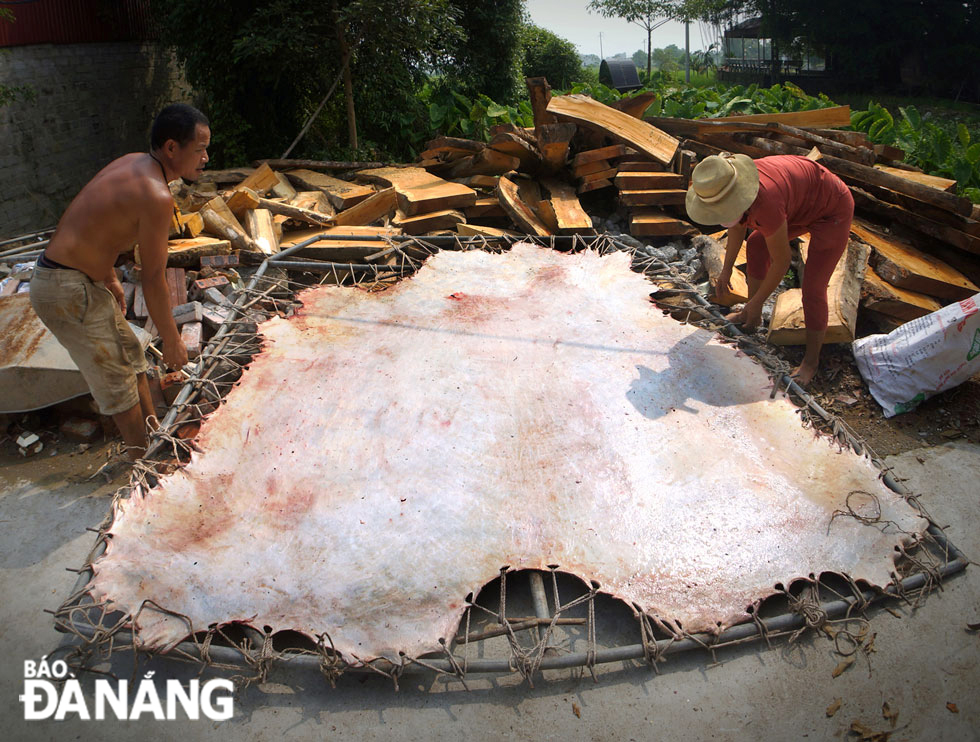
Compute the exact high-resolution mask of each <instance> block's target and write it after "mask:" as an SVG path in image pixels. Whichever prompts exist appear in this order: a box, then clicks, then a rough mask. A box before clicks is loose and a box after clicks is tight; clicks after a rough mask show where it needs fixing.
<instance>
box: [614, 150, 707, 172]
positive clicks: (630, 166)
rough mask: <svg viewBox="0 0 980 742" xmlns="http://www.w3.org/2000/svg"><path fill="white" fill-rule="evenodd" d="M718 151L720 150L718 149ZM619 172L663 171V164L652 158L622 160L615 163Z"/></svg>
mask: <svg viewBox="0 0 980 742" xmlns="http://www.w3.org/2000/svg"><path fill="white" fill-rule="evenodd" d="M718 151H719V152H720V151H721V150H718ZM616 169H617V170H619V172H621V173H663V172H666V171H665V170H664V166H663V165H661V164H660V163H659V162H654V161H653V160H624V161H622V162H619V163H617V164H616Z"/></svg>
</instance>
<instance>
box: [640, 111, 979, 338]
mask: <svg viewBox="0 0 980 742" xmlns="http://www.w3.org/2000/svg"><path fill="white" fill-rule="evenodd" d="M646 120H647V121H648V122H649V123H650V124H651V125H654V126H656V127H657V128H659V129H661V130H663V131H666V132H668V133H670V134H672V135H674V136H677V137H678V138H679V139H680V141H681V144H680V146H681V148H682V150H687V151H692V152H694V153H695V155H696V157H697V158H699V159H700V158H704V157H706V156H708V155H711V154H717V153H719V152H722V151H728V152H740V153H742V154H746V155H749V156H750V157H753V158H758V157H765V156H768V155H781V154H790V155H803V156H807V157H810V158H811V159H814V160H816V161H818V162H820V163H821V164H822V165H824V167H826V168H827V169H828V170H830V171H831V172H833V173H834V174H836V175H837V176H838V177H840V178H841V179H842V180H843V181H844V182H845V183H847V185H848V186H849V187H850V189H851V193H852V194H853V196H854V202H855V213H856V218H855V221H854V225H853V228H852V237H853V238H854V239H855V240H857V241H859V242H861V243H863V244H865V245H867V246H868V247H869V248H870V251H869V258H868V264H867V267H866V268H863V269H862V271H861V272H862V282H861V285H860V286H859V287H858V288H859V292H858V295H859V296H860V307H861V311H862V312H866V313H868V315H869V316H870V317H872V318H874V319H875V320H877V321H878V322H877V324H878V325H879V326H884V327H889V326H895V325H897V324H900V323H902V322H906V321H909V320H911V319H915V318H916V317H920V316H922V315H924V314H928V313H929V312H932V311H935V310H936V309H938V308H940V307H941V306H944V305H945V304H948V303H950V302H952V301H958V300H961V299H964V298H967V297H969V296H971V295H972V294H975V293H977V291H978V290H980V289H978V287H977V285H978V284H980V220H978V219H977V217H978V216H980V213H978V211H980V210H977V209H976V207H974V205H973V204H971V203H970V201H969V200H967V199H966V198H963V197H961V196H958V195H956V193H955V185H956V183H955V181H952V180H949V179H946V178H940V177H936V176H932V175H928V174H926V173H922V172H919V171H918V170H916V169H915V168H914V167H912V166H910V165H908V164H905V163H904V162H902V158H903V157H904V153H903V152H902V151H901V150H900V149H897V148H895V147H889V146H882V145H873V144H872V143H871V142H869V141H868V139H867V136H866V135H865V134H864V133H862V132H854V131H845V130H841V129H840V128H835V127H845V126H849V125H850V110H849V108H848V107H847V106H839V107H834V108H825V109H818V110H814V111H799V112H794V113H785V114H759V115H752V116H731V117H727V118H721V119H706V120H687V119H666V118H652V117H651V118H649V119H646ZM844 262H845V261H842V263H841V265H844ZM853 288H854V287H851V289H853ZM787 306H788V305H787ZM784 308H785V307H784ZM832 313H833V308H832ZM792 314H793V312H790V311H789V310H787V312H777V313H776V314H775V315H774V319H773V323H774V325H775V332H774V334H772V335H771V337H772V338H774V341H775V342H778V341H779V338H781V337H795V335H794V333H793V332H792V330H793V326H794V325H793V323H794V322H795V320H792V319H787V318H788V317H789V316H790V315H792ZM784 321H785V325H784V326H780V324H779V323H781V322H784ZM784 331H785V332H784ZM845 335H847V333H845Z"/></svg>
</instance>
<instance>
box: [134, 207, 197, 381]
mask: <svg viewBox="0 0 980 742" xmlns="http://www.w3.org/2000/svg"><path fill="white" fill-rule="evenodd" d="M172 214H173V211H172V204H171V202H170V194H169V193H168V194H167V197H166V198H162V197H161V196H160V195H158V194H154V195H153V197H152V199H151V202H150V203H149V204H148V205H147V208H146V211H145V212H144V213H143V214H142V216H141V217H140V223H139V246H140V263H141V265H140V274H141V276H142V278H141V280H142V284H143V298H144V299H145V300H146V308H147V310H148V311H149V313H150V318H151V319H152V320H153V324H155V325H156V327H157V330H158V331H159V332H160V337H161V338H163V362H164V364H165V365H166V366H168V367H169V368H172V369H180V368H183V366H184V365H185V364H186V363H187V349H186V348H185V347H184V342H183V341H182V340H181V339H180V332H179V331H178V330H177V323H176V322H174V316H173V307H171V306H170V292H169V291H168V290H167V277H166V269H167V234H168V233H169V230H170V219H171V216H172Z"/></svg>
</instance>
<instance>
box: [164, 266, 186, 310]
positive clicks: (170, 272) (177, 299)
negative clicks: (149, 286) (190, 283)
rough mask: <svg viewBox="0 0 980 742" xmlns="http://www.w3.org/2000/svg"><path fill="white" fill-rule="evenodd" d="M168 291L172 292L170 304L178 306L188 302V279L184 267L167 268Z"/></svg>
mask: <svg viewBox="0 0 980 742" xmlns="http://www.w3.org/2000/svg"><path fill="white" fill-rule="evenodd" d="M165 275H166V278H167V291H168V293H169V294H170V306H171V307H178V306H180V305H181V304H186V303H187V281H186V280H185V278H184V275H185V274H184V269H183V268H167V270H166V271H165Z"/></svg>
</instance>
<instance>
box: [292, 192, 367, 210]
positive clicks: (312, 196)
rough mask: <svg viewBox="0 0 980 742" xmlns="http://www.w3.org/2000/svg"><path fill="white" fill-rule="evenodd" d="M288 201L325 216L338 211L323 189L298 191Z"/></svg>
mask: <svg viewBox="0 0 980 742" xmlns="http://www.w3.org/2000/svg"><path fill="white" fill-rule="evenodd" d="M369 198H370V197H369ZM365 200H366V199H365ZM288 203H289V205H290V206H295V207H297V208H300V209H306V210H307V211H315V212H317V213H318V214H323V215H324V216H334V215H335V214H336V213H337V210H336V209H335V208H334V207H333V204H332V203H330V201H329V199H328V198H327V195H326V194H325V193H324V192H323V191H298V192H296V195H294V196H293V197H292V198H291V199H289V200H288Z"/></svg>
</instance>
